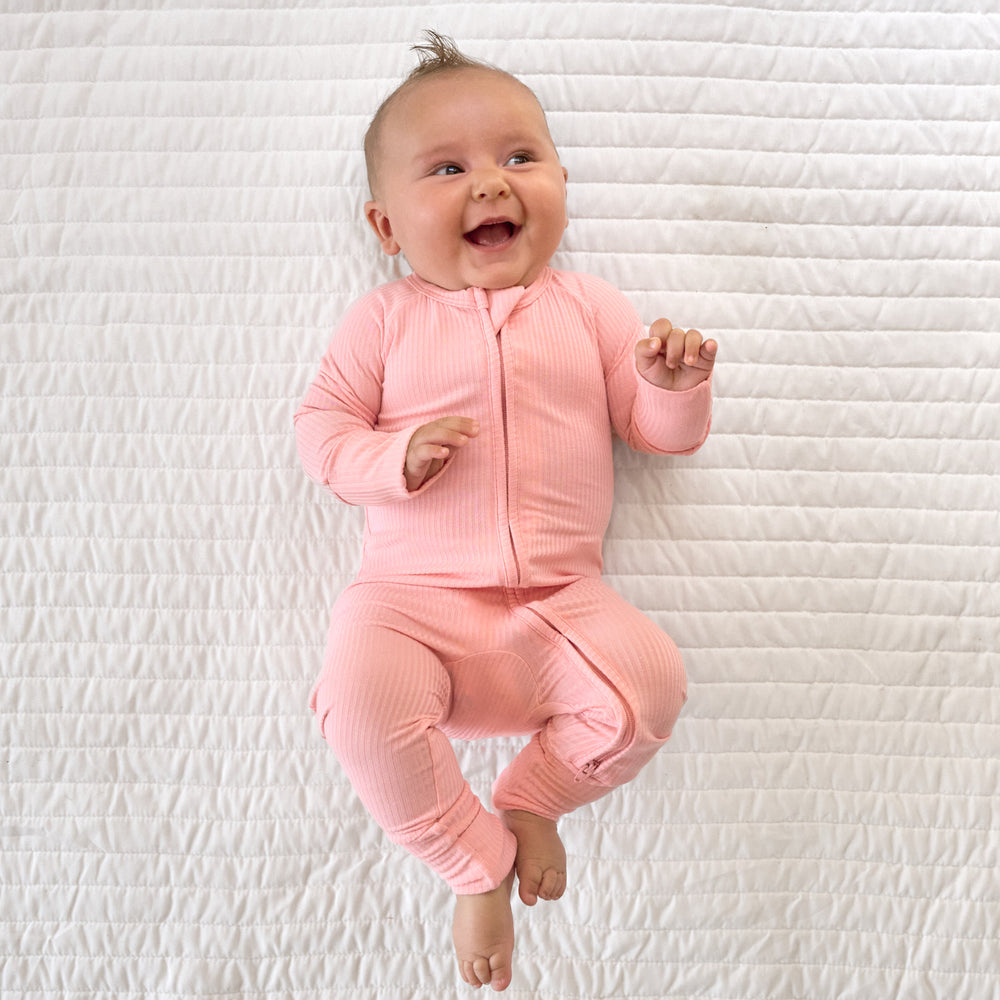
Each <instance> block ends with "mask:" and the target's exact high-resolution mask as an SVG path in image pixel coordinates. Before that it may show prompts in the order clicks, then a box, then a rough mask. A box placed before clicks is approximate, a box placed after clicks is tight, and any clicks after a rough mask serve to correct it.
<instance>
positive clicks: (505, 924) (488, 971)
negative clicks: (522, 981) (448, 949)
mask: <svg viewBox="0 0 1000 1000" xmlns="http://www.w3.org/2000/svg"><path fill="white" fill-rule="evenodd" d="M513 885H514V872H513V871H511V873H510V874H509V875H508V876H507V877H506V878H505V879H504V880H503V882H502V883H501V884H500V885H498V886H497V887H496V888H495V889H493V890H492V891H490V892H481V893H476V894H474V895H471V896H456V897H455V922H454V924H453V926H452V938H453V939H454V942H455V956H456V958H457V959H458V971H459V974H460V975H461V976H462V979H464V980H465V981H466V982H467V983H468V984H469V985H470V986H474V987H475V988H476V989H477V990H478V989H479V987H480V986H491V987H492V988H493V989H494V990H495V991H496V992H497V993H499V992H501V991H502V990H505V989H507V987H508V986H510V981H511V978H512V977H513V961H512V959H513V954H514V917H513V915H512V914H511V910H510V891H511V888H512V887H513Z"/></svg>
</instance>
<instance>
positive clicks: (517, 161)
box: [504, 153, 531, 167]
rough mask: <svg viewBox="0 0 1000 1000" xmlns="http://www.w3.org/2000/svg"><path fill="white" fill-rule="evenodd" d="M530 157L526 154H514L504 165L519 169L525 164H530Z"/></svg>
mask: <svg viewBox="0 0 1000 1000" xmlns="http://www.w3.org/2000/svg"><path fill="white" fill-rule="evenodd" d="M530 162H531V157H530V156H529V155H528V154H527V153H515V154H514V155H513V156H512V157H511V158H510V159H509V160H508V161H507V162H506V163H505V164H504V166H506V167H520V166H522V165H523V164H525V163H530Z"/></svg>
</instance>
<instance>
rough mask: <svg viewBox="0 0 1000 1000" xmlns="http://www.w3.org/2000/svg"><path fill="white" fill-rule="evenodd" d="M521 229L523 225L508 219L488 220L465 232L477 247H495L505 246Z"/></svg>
mask: <svg viewBox="0 0 1000 1000" xmlns="http://www.w3.org/2000/svg"><path fill="white" fill-rule="evenodd" d="M520 231H521V227H520V226H517V225H515V224H514V223H513V222H510V221H509V220H506V219H497V220H495V221H487V222H484V223H482V224H480V225H478V226H476V228H475V229H472V230H470V231H469V232H467V233H466V234H465V239H466V240H467V241H468V242H469V243H471V244H473V245H474V246H477V247H484V248H486V249H493V248H494V247H500V246H503V245H504V244H505V243H508V242H509V241H510V240H512V239H513V238H514V237H515V236H517V234H518V233H519V232H520Z"/></svg>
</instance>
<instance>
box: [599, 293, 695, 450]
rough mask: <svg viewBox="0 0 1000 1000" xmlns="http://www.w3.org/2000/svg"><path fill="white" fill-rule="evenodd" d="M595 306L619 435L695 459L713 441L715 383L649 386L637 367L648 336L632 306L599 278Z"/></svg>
mask: <svg viewBox="0 0 1000 1000" xmlns="http://www.w3.org/2000/svg"><path fill="white" fill-rule="evenodd" d="M592 296H593V298H592V301H593V304H594V309H595V322H596V324H597V329H598V337H599V340H600V343H601V354H602V359H603V361H604V365H605V373H606V374H605V381H606V384H607V390H608V409H609V412H610V416H611V423H612V426H613V427H614V429H615V431H616V432H617V433H618V435H619V437H621V438H622V439H623V440H624V441H625V442H626V443H627V444H628V445H629V446H630V447H632V448H635V449H636V450H637V451H645V452H652V453H654V454H658V455H690V454H691V453H692V452H695V451H697V450H698V449H699V448H700V447H701V446H702V445H703V444H704V443H705V439H706V438H707V437H708V431H709V428H710V426H711V423H712V379H711V376H709V378H707V379H706V380H705V381H704V382H702V383H701V384H700V385H697V386H695V387H694V388H693V389H687V390H684V391H680V392H678V391H675V390H673V389H662V388H660V387H659V386H656V385H653V384H652V383H651V382H647V381H646V380H645V379H644V378H643V377H642V376H641V375H640V374H639V372H638V369H637V368H636V366H635V345H636V343H637V342H638V341H640V340H642V339H643V338H644V337H646V336H648V333H647V331H646V328H645V326H644V325H643V323H642V320H640V319H639V315H638V313H636V311H635V309H633V308H632V305H631V303H630V302H629V301H628V300H627V299H626V298H625V296H624V295H622V293H621V292H619V291H618V290H617V289H616V288H614V287H613V286H612V285H609V284H607V283H606V282H604V281H600V280H599V279H593V286H592Z"/></svg>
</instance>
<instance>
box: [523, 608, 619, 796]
mask: <svg viewBox="0 0 1000 1000" xmlns="http://www.w3.org/2000/svg"><path fill="white" fill-rule="evenodd" d="M525 610H526V611H530V612H531V614H533V615H534V616H535V617H536V618H538V619H540V620H541V621H543V622H544V623H545V624H546V625H547V626H548V627H549V628H550V629H555V631H556V632H558V633H559V635H561V636H563V637H564V638H565V639H566V640H567V641H568V642H569V643H570V644H571V645H572V646H573V648H574V649H576V651H577V652H578V653H579V654H580V656H582V657H583V659H584V661H585V662H586V664H587V666H588V667H589V668H590V672H591V673H592V674H593V675H594V676H595V677H597V678H598V680H600V681H601V683H602V684H604V686H605V687H606V688H607V689H608V690H609V691H610V692H611V693H612V694H613V695H614V697H615V700H616V701H617V702H618V705H619V706H620V707H621V713H622V727H621V732H620V734H619V736H618V739H616V740H615V742H614V743H613V744H612V745H611V746H610V747H608V749H607V750H605V751H604V753H602V754H601V755H600V756H598V757H593V758H591V759H590V760H588V761H587V762H586V763H585V764H584V765H583V766H582V767H580V768H579V769H578V770H577V772H576V774H575V775H574V776H573V780H574V782H581V781H587V780H588V779H590V778H592V777H593V776H594V775H595V774H596V773H597V772H598V771H599V770H600V768H602V767H603V766H604V765H605V764H606V763H607V761H609V760H610V759H611V758H612V757H615V756H617V755H618V754H619V753H620V752H621V751H622V750H624V749H625V748H626V747H627V746H628V745H629V744H630V743H631V742H632V740H633V739H634V738H635V715H634V713H633V712H632V709H631V707H630V706H629V703H628V701H626V699H625V698H624V697H623V696H622V694H621V692H620V691H619V690H618V686H617V685H616V684H615V683H614V682H613V681H612V680H611V678H610V677H608V675H607V674H606V673H605V672H604V671H603V670H601V668H600V667H599V666H598V665H597V661H596V660H595V659H594V658H593V657H592V656H589V655H588V654H587V652H586V650H585V649H584V648H583V646H581V645H580V643H579V642H577V641H576V640H575V639H574V638H573V630H572V629H571V628H570V627H569V626H568V625H567V623H566V622H565V621H563V619H562V618H560V617H559V616H558V615H552V617H551V620H550V619H549V618H548V617H547V616H546V615H544V614H542V612H541V611H539V610H538V608H537V607H533V606H531V605H526V606H525Z"/></svg>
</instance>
